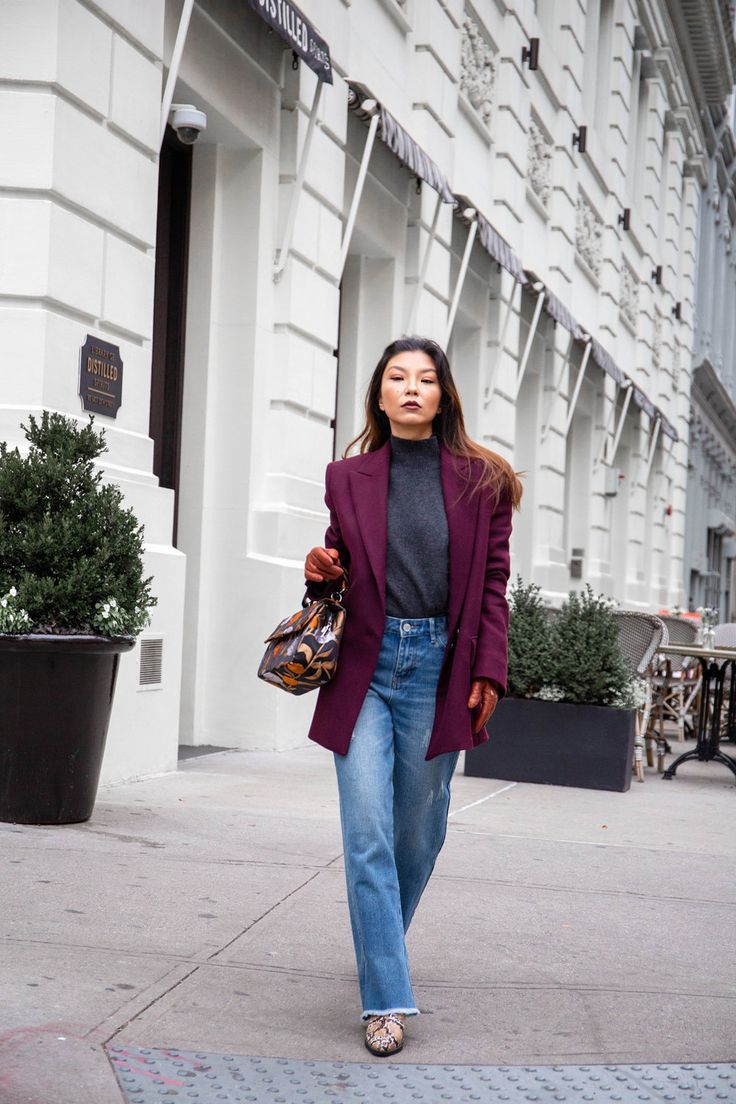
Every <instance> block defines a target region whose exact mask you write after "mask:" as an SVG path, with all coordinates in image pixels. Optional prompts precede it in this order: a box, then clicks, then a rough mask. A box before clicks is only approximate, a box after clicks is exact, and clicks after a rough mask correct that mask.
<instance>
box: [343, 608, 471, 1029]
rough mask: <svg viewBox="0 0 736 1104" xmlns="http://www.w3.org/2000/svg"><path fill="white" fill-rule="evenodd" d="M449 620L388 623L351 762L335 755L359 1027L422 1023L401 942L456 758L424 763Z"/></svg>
mask: <svg viewBox="0 0 736 1104" xmlns="http://www.w3.org/2000/svg"><path fill="white" fill-rule="evenodd" d="M446 644H447V619H446V618H445V617H428V618H416V619H414V620H412V619H410V618H398V617H387V618H386V627H385V630H384V634H383V640H382V642H381V651H380V653H379V657H378V663H377V665H376V669H375V672H374V674H373V681H372V682H371V685H370V688H369V690H368V693H367V695H366V698H365V702H364V703H363V707H362V709H361V711H360V714H359V715H358V720H357V722H356V725H355V729H354V731H353V735H352V739H351V741H350V747H349V749H348V753H347V755H335V766H336V769H337V785H338V790H339V794H340V821H341V824H342V836H343V846H344V851H345V877H346V881H347V890H348V907H349V909H350V924H351V927H352V931H353V943H354V945H355V957H356V959H357V964H358V981H359V984H360V995H361V1000H362V1004H363V1019H367V1018H368V1017H369V1016H375V1015H378V1014H381V1013H385V1012H403V1013H404V1014H406V1015H408V1016H411V1015H417V1014H418V1012H419V1009H418V1008H417V1007H416V1002H415V1000H414V993H413V992H412V987H411V980H410V977H409V963H408V959H407V953H406V943H405V941H404V935H405V933H406V931H407V929H408V927H409V924H410V923H411V918H412V916H413V915H414V910H415V909H416V907H417V905H418V904H419V898H420V897H421V896H422V893H423V891H424V887H425V886H426V884H427V882H428V881H429V876H430V874H431V873H432V870H433V868H434V864H435V860H436V858H437V855H438V854H439V852H440V848H441V847H442V844H443V843H444V840H445V833H446V831H447V810H448V808H449V804H450V779H451V778H452V773H453V771H454V769H455V766H456V764H457V759H458V753H457V752H448V753H447V754H445V755H438V756H436V757H435V758H434V759H431V760H430V761H429V762H427V761H426V760H425V758H424V757H425V755H426V753H427V748H428V746H429V738H430V735H431V732H432V723H433V720H434V711H435V692H436V689H437V681H438V679H439V675H440V669H441V667H442V659H443V656H444V651H445V646H446Z"/></svg>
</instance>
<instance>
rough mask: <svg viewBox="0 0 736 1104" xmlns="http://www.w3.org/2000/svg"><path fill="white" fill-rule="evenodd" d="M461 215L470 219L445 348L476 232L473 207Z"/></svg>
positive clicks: (446, 332) (475, 213) (475, 217)
mask: <svg viewBox="0 0 736 1104" xmlns="http://www.w3.org/2000/svg"><path fill="white" fill-rule="evenodd" d="M463 217H464V218H466V219H471V220H472V221H471V223H470V226H469V227H468V236H467V238H466V239H465V250H464V251H463V258H462V260H461V262H460V271H459V272H458V274H457V281H456V283H455V294H454V295H453V297H452V303H451V304H450V313H449V314H448V316H447V328H446V329H445V348H447V345H448V342H449V340H450V335H451V334H452V327H453V326H454V325H455V316H456V314H457V308H458V307H459V305H460V296H461V295H462V293H463V284H464V283H465V277H466V276H467V273H468V265H469V264H470V254H471V253H472V251H473V242H474V241H475V235H476V234H477V233H478V217H477V212H476V210H475V208H474V207H466V208H465V210H464V211H463Z"/></svg>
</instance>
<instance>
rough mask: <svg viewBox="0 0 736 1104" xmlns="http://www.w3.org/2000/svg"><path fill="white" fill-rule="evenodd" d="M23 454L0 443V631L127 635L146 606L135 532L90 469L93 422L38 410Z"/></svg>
mask: <svg viewBox="0 0 736 1104" xmlns="http://www.w3.org/2000/svg"><path fill="white" fill-rule="evenodd" d="M22 428H23V429H24V430H25V435H26V439H27V440H28V442H29V446H30V447H29V449H28V452H27V453H26V454H25V455H22V454H21V452H20V450H19V449H17V448H16V449H8V447H7V445H6V444H5V443H0V595H3V597H2V598H1V599H0V632H3V633H8V632H10V633H13V632H15V633H18V632H58V633H102V634H104V635H107V636H133V635H136V634H137V633H139V632H140V631H141V629H142V628H144V627H145V625H146V624H147V623H148V620H149V613H148V611H149V609H150V608H151V606H153V605H155V603H156V599H155V598H154V597H153V596H152V594H151V579H150V578H149V579H146V578H144V577H143V529H142V527H141V526H139V524H138V522H137V520H136V518H135V516H134V514H133V512H132V510H130V509H126V508H125V507H124V506H123V496H122V494H121V492H120V490H119V489H118V488H117V487H116V486H114V485H112V484H103V482H102V473H101V471H99V470H97V469H96V468H95V463H94V462H95V460H96V459H97V457H98V456H100V455H102V453H104V452H106V451H107V445H106V444H105V435H104V431H102V430H97V429H96V428H95V426H94V419H93V418H90V421H89V424H88V425H85V426H79V425H78V424H77V423H76V422H75V421H74V419H72V418H66V417H64V416H63V415H61V414H50V413H49V412H48V411H44V412H43V415H42V417H41V420H40V422H39V421H37V420H36V419H35V418H34V417H30V418H29V424H28V426H23V427H22Z"/></svg>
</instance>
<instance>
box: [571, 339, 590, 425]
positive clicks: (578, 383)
mask: <svg viewBox="0 0 736 1104" xmlns="http://www.w3.org/2000/svg"><path fill="white" fill-rule="evenodd" d="M592 348H593V346H592V343H591V342H590V341H588V342H587V343H586V346H585V350H584V352H583V359H582V360H581V362H580V368H579V370H578V378H577V379H576V380H575V390H574V391H573V393H572V396H571V398H570V402H569V404H568V407H567V419H566V421H565V438H567V435H568V433H569V432H570V426H571V425H572V420H573V418H574V416H575V407H576V406H577V405H578V399H579V398H580V391H581V389H582V386H583V378H584V376H585V369H586V368H587V367H588V361H589V359H590V354H591V350H592Z"/></svg>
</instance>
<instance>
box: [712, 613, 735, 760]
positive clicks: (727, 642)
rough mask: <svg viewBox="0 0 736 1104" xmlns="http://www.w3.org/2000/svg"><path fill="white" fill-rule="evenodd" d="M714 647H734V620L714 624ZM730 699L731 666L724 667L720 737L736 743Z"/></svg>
mask: <svg viewBox="0 0 736 1104" xmlns="http://www.w3.org/2000/svg"><path fill="white" fill-rule="evenodd" d="M715 646H716V648H736V621H727V622H726V623H725V624H724V625H716V633H715ZM730 700H731V667H730V665H729V666H728V667H727V668H726V679H725V682H724V686H723V710H722V712H721V739H726V740H730V741H731V743H732V744H734V743H736V725H734V724H733V723H732V722H729V716H728V710H729V702H730Z"/></svg>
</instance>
